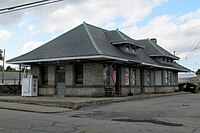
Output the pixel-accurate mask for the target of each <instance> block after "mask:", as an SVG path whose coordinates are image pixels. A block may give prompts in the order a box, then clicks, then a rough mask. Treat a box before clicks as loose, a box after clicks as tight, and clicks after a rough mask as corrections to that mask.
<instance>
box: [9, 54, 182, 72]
mask: <svg viewBox="0 0 200 133" xmlns="http://www.w3.org/2000/svg"><path fill="white" fill-rule="evenodd" d="M84 59H87V60H88V59H97V60H98V59H112V60H118V61H123V62H127V63H137V64H140V65H143V66H151V67H156V68H165V69H172V70H178V71H182V70H181V69H178V68H175V67H167V66H162V65H156V64H150V63H145V62H138V61H135V60H129V59H124V58H119V57H114V56H109V55H94V56H78V57H65V58H51V59H38V60H25V61H9V62H7V63H10V64H32V63H41V62H53V61H56V62H57V61H70V60H84ZM183 72H184V71H183Z"/></svg>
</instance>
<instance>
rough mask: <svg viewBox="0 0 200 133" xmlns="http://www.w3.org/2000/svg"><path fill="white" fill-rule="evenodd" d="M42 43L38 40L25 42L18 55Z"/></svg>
mask: <svg viewBox="0 0 200 133" xmlns="http://www.w3.org/2000/svg"><path fill="white" fill-rule="evenodd" d="M42 44H44V42H40V41H30V42H27V43H26V44H24V46H23V47H22V51H21V53H20V55H21V54H25V53H28V52H30V51H32V50H33V49H35V48H37V47H39V46H41V45H42Z"/></svg>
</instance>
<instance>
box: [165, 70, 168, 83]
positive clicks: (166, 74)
mask: <svg viewBox="0 0 200 133" xmlns="http://www.w3.org/2000/svg"><path fill="white" fill-rule="evenodd" d="M167 84H168V72H167V71H165V85H167Z"/></svg>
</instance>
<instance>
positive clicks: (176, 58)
mask: <svg viewBox="0 0 200 133" xmlns="http://www.w3.org/2000/svg"><path fill="white" fill-rule="evenodd" d="M149 56H150V57H169V58H172V59H175V60H179V59H180V58H179V57H177V56H169V55H163V54H160V55H149Z"/></svg>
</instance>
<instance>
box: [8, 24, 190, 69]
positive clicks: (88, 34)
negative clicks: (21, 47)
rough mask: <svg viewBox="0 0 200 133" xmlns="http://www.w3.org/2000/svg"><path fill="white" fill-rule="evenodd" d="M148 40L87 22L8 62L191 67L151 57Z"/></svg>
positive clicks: (171, 67) (150, 47) (170, 67)
mask: <svg viewBox="0 0 200 133" xmlns="http://www.w3.org/2000/svg"><path fill="white" fill-rule="evenodd" d="M145 41H146V40H144V41H143V40H142V41H136V40H134V39H132V38H130V37H128V36H127V35H125V34H124V33H122V32H121V31H119V30H114V31H108V30H105V29H102V28H99V27H96V26H93V25H90V24H87V23H85V22H84V23H83V24H81V25H79V26H77V27H75V28H74V29H72V30H70V31H68V32H66V33H64V34H62V35H60V36H58V37H57V38H55V39H53V40H51V41H49V42H47V43H46V44H44V45H42V46H40V47H38V48H36V49H34V50H33V51H31V52H29V53H26V54H23V55H21V56H18V57H16V58H13V59H11V60H8V61H7V63H12V64H31V63H36V62H50V61H65V60H73V59H115V60H121V61H124V62H133V63H139V64H141V65H147V66H153V67H159V68H168V69H175V70H178V71H187V70H186V69H185V68H184V67H182V66H180V65H178V64H177V63H172V64H171V65H163V64H161V63H159V62H157V61H156V60H154V59H153V58H151V57H150V56H149V54H150V53H149V51H151V52H152V53H154V52H156V51H154V50H153V49H152V46H148V45H152V44H151V43H149V44H147V43H146V42H145ZM117 42H121V43H122V44H123V43H125V44H126V43H127V44H131V45H135V46H136V47H138V51H137V54H135V55H134V54H129V53H126V52H124V51H122V50H121V49H120V48H119V47H118V46H117V45H116V44H118V43H117ZM113 43H114V44H113ZM157 47H160V46H157ZM160 48H161V47H160ZM167 54H168V53H167Z"/></svg>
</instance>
